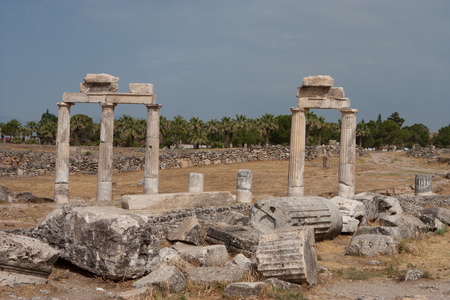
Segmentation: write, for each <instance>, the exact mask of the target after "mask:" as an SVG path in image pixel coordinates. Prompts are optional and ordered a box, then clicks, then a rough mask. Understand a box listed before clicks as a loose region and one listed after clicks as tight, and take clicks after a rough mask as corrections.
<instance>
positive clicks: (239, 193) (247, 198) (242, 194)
mask: <svg viewBox="0 0 450 300" xmlns="http://www.w3.org/2000/svg"><path fill="white" fill-rule="evenodd" d="M236 202H237V203H245V204H252V203H253V194H252V192H250V191H249V190H236Z"/></svg>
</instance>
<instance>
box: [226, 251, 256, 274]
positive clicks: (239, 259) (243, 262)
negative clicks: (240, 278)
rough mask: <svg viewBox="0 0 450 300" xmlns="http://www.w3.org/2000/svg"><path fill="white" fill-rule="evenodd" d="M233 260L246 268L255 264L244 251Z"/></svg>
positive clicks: (237, 264)
mask: <svg viewBox="0 0 450 300" xmlns="http://www.w3.org/2000/svg"><path fill="white" fill-rule="evenodd" d="M231 262H232V263H233V264H235V265H236V266H238V267H240V268H242V269H245V270H249V269H250V268H251V267H252V265H253V263H252V261H251V260H250V259H248V258H247V257H245V255H244V254H242V253H239V254H237V255H236V256H235V257H233V259H232V261H231Z"/></svg>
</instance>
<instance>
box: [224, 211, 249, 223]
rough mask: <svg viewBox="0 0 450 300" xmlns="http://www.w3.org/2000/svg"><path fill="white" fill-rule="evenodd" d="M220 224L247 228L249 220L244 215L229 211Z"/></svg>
mask: <svg viewBox="0 0 450 300" xmlns="http://www.w3.org/2000/svg"><path fill="white" fill-rule="evenodd" d="M222 222H223V223H225V224H228V225H240V226H247V225H248V223H249V222H250V218H249V217H248V216H245V215H244V214H241V213H238V212H235V211H230V212H229V213H228V214H227V216H226V217H225V218H224V219H223V221H222Z"/></svg>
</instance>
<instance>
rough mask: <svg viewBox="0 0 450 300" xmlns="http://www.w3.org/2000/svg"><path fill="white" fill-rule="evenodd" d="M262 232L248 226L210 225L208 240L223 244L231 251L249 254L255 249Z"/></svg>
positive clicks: (207, 233) (207, 234)
mask: <svg viewBox="0 0 450 300" xmlns="http://www.w3.org/2000/svg"><path fill="white" fill-rule="evenodd" d="M259 235H260V233H259V232H258V231H256V230H255V229H253V228H251V227H247V226H237V225H236V226H233V225H225V224H221V225H217V226H211V227H208V228H207V230H206V241H207V242H208V243H212V244H223V245H225V246H226V247H227V249H228V250H229V251H234V252H242V253H244V254H246V255H248V256H250V255H251V253H253V252H254V251H255V247H256V246H257V245H258V243H259Z"/></svg>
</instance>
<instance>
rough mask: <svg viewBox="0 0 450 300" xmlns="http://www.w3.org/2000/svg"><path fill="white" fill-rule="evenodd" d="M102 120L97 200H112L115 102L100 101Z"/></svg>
mask: <svg viewBox="0 0 450 300" xmlns="http://www.w3.org/2000/svg"><path fill="white" fill-rule="evenodd" d="M100 106H101V107H102V121H101V129H100V147H99V156H98V176H97V201H111V200H112V171H113V136H114V108H115V107H116V104H109V103H100Z"/></svg>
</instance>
